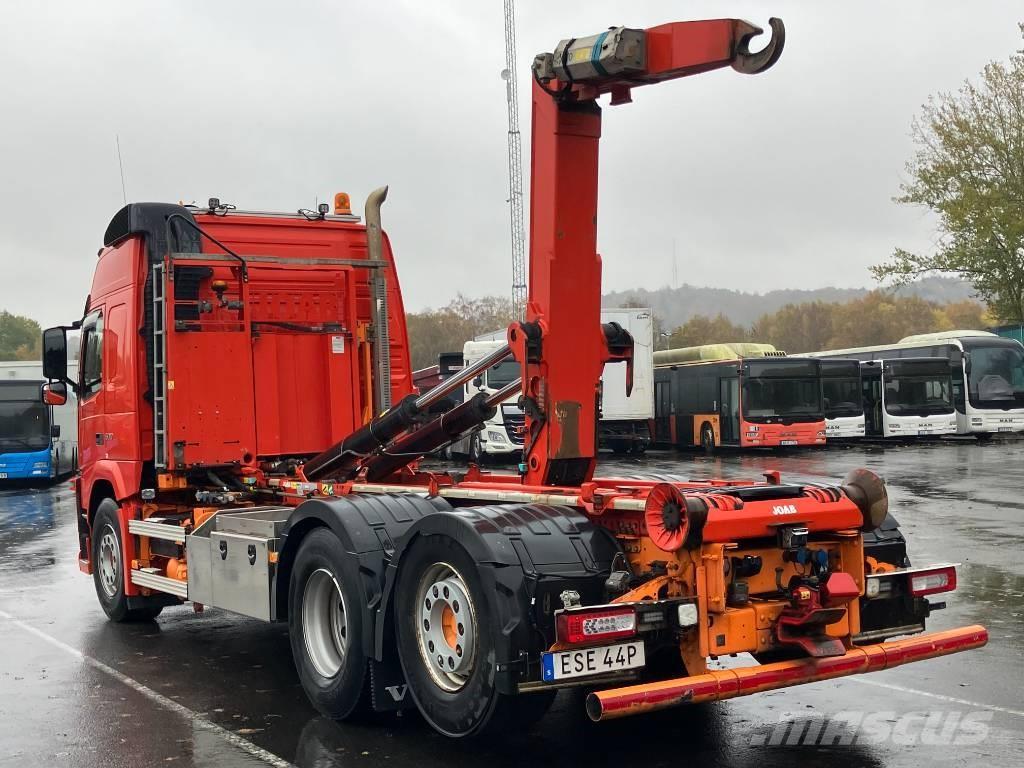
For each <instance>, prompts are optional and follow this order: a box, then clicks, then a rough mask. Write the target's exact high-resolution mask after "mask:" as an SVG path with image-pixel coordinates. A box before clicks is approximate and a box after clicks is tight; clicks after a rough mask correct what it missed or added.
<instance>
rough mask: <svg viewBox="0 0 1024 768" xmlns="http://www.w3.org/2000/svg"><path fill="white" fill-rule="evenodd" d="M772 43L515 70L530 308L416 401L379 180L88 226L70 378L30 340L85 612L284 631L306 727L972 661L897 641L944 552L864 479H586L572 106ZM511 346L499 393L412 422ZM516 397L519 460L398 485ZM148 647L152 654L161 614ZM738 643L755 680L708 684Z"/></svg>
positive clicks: (676, 695)
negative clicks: (59, 431) (77, 447)
mask: <svg viewBox="0 0 1024 768" xmlns="http://www.w3.org/2000/svg"><path fill="white" fill-rule="evenodd" d="M771 27H772V35H771V37H770V40H769V42H768V43H767V45H766V46H765V47H764V48H763V49H762V50H760V51H757V52H751V51H750V50H749V45H748V44H749V41H750V40H751V38H753V37H754V36H755V35H757V34H758V33H759V32H760V31H761V30H759V29H758V28H757V27H754V26H753V25H751V24H748V23H746V22H743V21H738V20H734V19H719V20H712V21H698V22H687V23H675V24H666V25H663V26H659V27H652V28H650V29H629V28H622V27H619V28H613V29H609V30H605V31H604V32H601V33H599V34H597V35H594V36H591V37H574V38H569V39H566V40H563V41H562V42H560V43H559V44H558V46H557V47H556V48H555V49H554V51H552V52H549V53H544V54H541V55H540V56H538V57H537V58H536V59H535V61H534V64H533V74H534V81H533V97H532V101H533V131H532V135H533V137H534V139H533V142H532V147H531V152H532V155H533V156H532V163H531V168H532V180H531V184H532V193H531V195H530V204H531V231H530V279H529V285H530V296H529V301H528V305H527V312H526V317H525V318H524V319H523V320H522V321H520V322H516V323H513V324H512V325H510V327H509V329H508V332H507V344H505V345H503V346H502V347H500V348H499V349H497V350H495V352H493V353H492V354H490V355H488V356H487V357H485V358H483V359H481V360H479V361H478V362H477V363H476V364H474V365H470V366H467V367H465V368H464V369H463V370H462V371H460V372H459V373H458V374H457V375H454V376H452V377H451V378H449V379H448V380H447V381H445V382H442V383H441V384H439V385H438V386H437V387H435V388H433V389H431V390H428V391H427V392H424V393H422V394H413V386H412V381H411V370H410V366H409V345H408V338H407V334H406V326H405V320H404V313H403V308H402V298H401V291H400V289H399V282H398V272H397V270H396V260H395V257H394V254H393V252H392V248H391V244H390V242H389V240H388V238H387V236H386V235H385V233H384V232H383V230H382V228H381V217H380V212H381V204H382V202H383V201H384V197H385V190H384V189H381V190H378V191H377V192H374V193H373V194H371V195H370V196H369V198H368V201H367V204H366V213H365V218H364V219H363V220H362V221H360V220H359V219H357V218H356V217H354V216H352V215H351V213H350V211H349V207H348V205H347V199H346V198H345V196H344V195H339V196H338V198H337V199H336V200H335V205H334V207H333V210H332V208H331V206H329V205H323V206H320V207H319V208H318V210H316V211H303V212H301V213H300V214H298V215H296V214H271V213H260V212H250V213H246V212H242V211H239V210H236V209H234V208H233V207H231V206H229V205H227V204H225V203H223V202H221V201H219V200H216V199H212V200H210V202H209V204H208V205H207V206H206V207H200V208H195V207H182V206H178V205H168V204H161V203H136V204H130V205H127V206H125V207H124V208H123V209H122V210H120V211H119V212H118V213H117V214H115V215H114V217H113V219H112V220H111V222H110V224H109V226H108V228H107V230H106V233H105V236H104V239H103V247H102V249H101V250H100V254H99V259H98V261H97V262H96V269H95V276H94V278H93V283H92V288H91V290H90V294H89V300H88V303H87V306H86V310H85V316H84V317H83V318H82V319H81V320H80V321H77V322H75V323H73V324H72V326H71V327H75V328H77V330H78V331H79V332H80V335H81V349H82V352H81V359H82V361H83V371H82V373H80V375H79V376H78V380H77V381H72V380H71V379H70V377H69V376H68V375H67V371H66V368H65V364H66V360H67V349H66V346H67V341H66V331H67V328H62V327H57V328H51V329H48V330H47V331H45V332H44V363H45V366H46V374H47V376H48V377H49V378H50V379H51V383H49V384H48V385H47V386H46V387H45V388H44V395H43V397H44V398H45V400H46V402H48V403H50V404H53V405H56V404H58V403H59V402H60V401H61V400H62V399H64V397H66V395H67V390H68V389H75V390H77V391H78V396H79V399H80V406H79V424H80V428H81V429H80V432H81V434H82V435H83V436H84V437H87V439H83V440H82V441H81V451H80V456H81V469H80V472H79V474H78V476H77V478H76V483H75V489H76V499H77V505H78V510H77V513H78V514H77V517H78V540H79V563H80V567H81V569H82V570H83V571H84V572H85V573H89V574H91V575H92V577H93V580H94V583H95V588H96V594H97V596H98V598H99V602H100V605H101V606H102V608H103V610H104V611H105V612H106V613H107V615H108V616H109V617H110V618H111V619H112V620H114V621H131V620H152V619H153V618H154V617H156V616H157V615H158V614H159V613H160V611H161V609H162V608H164V607H165V606H168V605H175V604H179V603H182V602H184V601H190V602H192V603H193V604H195V605H196V606H199V605H204V606H212V607H216V608H220V609H224V610H228V611H234V612H236V613H239V614H243V615H245V616H252V617H255V618H258V619H262V620H264V621H271V622H281V623H284V624H286V625H287V627H288V633H289V637H290V642H291V648H292V652H293V655H294V661H295V668H296V671H297V674H298V677H299V680H300V681H301V684H302V687H303V688H304V690H305V692H306V694H307V695H308V696H309V699H310V701H311V702H312V704H313V706H315V707H316V709H317V710H319V711H320V712H321V713H323V714H324V715H326V716H328V717H332V718H336V719H343V718H346V717H349V716H352V715H353V714H356V713H358V712H361V711H365V710H368V709H376V710H393V709H400V708H407V707H415V708H417V709H418V710H419V711H420V712H421V713H422V714H423V717H424V718H425V719H426V721H427V722H429V723H430V725H431V726H432V727H434V728H435V729H437V730H438V731H439V732H441V733H443V734H446V735H448V736H452V737H462V736H470V735H473V734H480V733H483V732H485V731H488V730H489V729H490V728H492V727H499V726H500V728H501V729H503V730H506V731H507V730H509V729H514V728H516V727H526V726H527V725H528V724H530V723H531V722H533V721H536V720H539V719H541V718H543V716H544V713H545V711H546V709H547V707H548V706H549V705H550V704H551V702H552V699H553V698H554V696H555V693H556V691H558V690H559V689H562V688H567V687H575V686H579V687H582V688H584V689H585V690H586V691H587V692H588V693H587V696H586V707H585V708H586V712H587V714H588V715H589V716H590V717H591V718H593V719H594V720H605V719H609V718H616V717H623V716H626V715H633V714H638V713H642V712H647V711H650V710H655V709H661V708H665V707H673V706H678V705H681V704H684V703H687V702H689V703H697V702H704V701H711V700H721V699H728V698H732V697H735V696H741V695H747V694H752V693H756V692H758V691H767V690H771V689H776V688H782V687H787V686H793V685H798V684H800V683H805V682H811V681H815V680H822V679H826V678H835V677H840V676H843V675H851V674H856V673H864V672H871V671H874V670H880V669H885V668H889V667H895V666H898V665H901V664H907V663H911V662H919V661H923V660H925V659H928V658H931V657H935V656H941V655H944V654H950V653H956V652H960V651H966V650H968V649H972V648H978V647H980V646H982V645H984V644H985V643H986V641H987V633H986V630H985V629H984V628H983V627H980V626H967V627H959V628H955V629H947V630H944V631H939V632H932V633H924V630H925V622H926V619H927V618H928V614H929V612H930V611H931V610H932V609H934V608H935V607H938V606H937V604H935V603H930V601H929V599H928V598H929V596H930V595H932V594H938V593H944V592H948V591H950V590H952V589H953V588H954V587H955V586H956V567H955V566H954V565H950V564H941V565H936V566H928V567H921V566H920V565H917V566H913V567H912V566H911V564H910V563H909V562H908V560H907V553H906V543H905V542H904V541H903V539H902V537H901V536H900V534H899V531H898V530H897V529H895V527H894V525H895V524H894V522H893V521H892V519H891V517H889V516H888V515H887V506H888V504H887V496H886V491H885V485H884V484H883V483H882V481H881V480H880V479H879V478H878V477H877V476H876V475H874V474H872V473H871V472H868V471H866V470H853V471H851V472H850V473H849V474H848V475H847V477H846V478H845V479H844V480H843V481H841V482H837V483H835V484H812V483H802V482H801V483H795V482H786V481H784V480H783V479H782V478H781V477H780V476H779V474H778V473H774V472H770V473H768V475H767V477H766V480H765V481H760V482H744V481H737V480H717V479H703V478H702V479H696V480H692V481H687V482H683V481H678V482H676V481H655V480H637V479H625V478H614V477H601V476H596V475H595V467H596V461H595V459H596V455H597V419H596V414H597V409H598V408H597V406H598V402H597V401H598V380H599V378H600V376H601V371H602V369H603V366H604V365H605V364H606V363H608V362H612V361H617V364H619V365H622V366H624V367H625V369H626V376H625V379H626V387H627V388H628V387H629V385H630V379H631V375H630V369H631V365H632V363H631V360H632V355H633V342H632V339H631V337H630V336H629V334H628V333H626V332H625V331H624V330H623V329H621V328H620V327H616V326H614V325H612V324H606V325H602V324H601V323H600V308H601V303H600V302H601V279H600V277H601V267H600V259H599V257H598V255H597V251H596V235H597V232H596V221H597V218H596V212H597V180H598V174H597V167H598V164H597V161H598V145H599V138H600V135H601V120H602V109H601V107H600V106H599V105H598V99H599V98H600V97H602V96H604V95H610V97H611V103H612V104H613V105H621V104H626V103H628V102H629V101H630V95H631V93H632V92H633V90H635V89H638V88H643V87H644V86H648V85H653V84H658V83H663V82H665V81H667V80H671V79H675V78H680V77H684V76H687V75H696V74H700V73H704V72H707V71H709V70H713V69H717V68H722V67H731V68H732V69H733V70H736V71H738V72H740V73H745V74H754V73H758V72H761V71H763V70H765V69H768V68H769V67H770V66H772V65H773V64H774V63H775V61H776V59H777V58H778V56H779V55H780V54H781V51H782V41H783V33H784V30H783V26H782V23H781V22H780V21H779V20H777V19H773V20H772V21H771ZM694 119H698V118H694ZM752 136H753V138H752V140H756V134H752ZM665 151H666V152H677V151H679V150H678V147H676V146H674V145H673V146H670V147H666V148H665ZM509 358H511V359H512V360H514V361H515V362H516V363H517V364H518V366H519V376H518V377H517V379H516V380H515V381H514V382H511V383H510V384H509V385H508V386H507V387H504V388H502V389H501V390H499V391H498V392H496V393H494V394H493V395H488V394H486V393H477V394H474V395H472V396H471V397H469V398H468V399H467V400H466V401H465V402H463V403H461V404H459V405H456V406H454V407H453V408H452V409H451V410H449V411H447V412H446V413H443V414H440V415H438V414H435V413H432V412H431V407H432V406H433V405H434V404H436V403H438V402H440V401H441V400H442V399H443V398H444V397H446V396H447V395H448V394H449V393H450V392H451V391H452V389H453V388H455V387H459V386H462V385H463V384H464V383H465V382H466V381H471V380H472V379H473V378H474V377H475V376H477V375H479V374H480V372H481V371H485V370H487V369H488V368H490V367H491V366H492V365H494V364H496V363H498V362H501V361H503V360H506V359H509ZM515 392H518V393H519V402H520V404H521V406H522V408H523V411H524V414H525V424H526V433H525V441H524V451H523V459H522V463H521V465H520V466H519V467H518V471H513V472H509V473H497V472H484V471H481V470H480V469H479V468H477V467H471V468H470V469H469V470H468V471H464V472H457V473H456V472H439V471H425V470H423V469H421V468H420V466H419V464H418V462H417V457H420V456H423V455H425V454H428V453H430V452H431V451H434V450H437V449H438V448H439V447H441V446H443V445H445V444H446V443H447V442H449V441H451V440H452V439H454V438H455V437H457V436H459V435H462V434H464V433H465V432H466V431H467V430H469V429H470V428H472V426H473V425H476V424H480V423H482V422H483V421H486V420H487V419H488V418H489V417H490V416H491V415H493V413H494V410H495V408H496V407H497V405H498V404H499V403H502V402H504V401H505V400H507V399H508V398H509V396H510V395H512V394H513V393H515ZM209 631H211V632H216V631H217V630H216V629H215V628H213V627H211V628H210V630H209ZM898 636H899V637H901V638H902V639H896V638H897V637H898ZM160 638H161V639H160V642H161V643H162V644H163V648H164V651H167V649H169V648H172V647H173V645H174V641H173V624H171V625H169V626H168V628H167V631H166V632H163V633H161V635H160ZM734 653H735V654H739V653H747V654H751V655H752V657H753V658H754V659H755V660H756V661H758V662H759V665H755V666H750V667H745V668H742V669H727V670H723V669H712V668H711V667H709V664H708V660H709V659H711V658H715V657H718V656H723V655H726V654H734Z"/></svg>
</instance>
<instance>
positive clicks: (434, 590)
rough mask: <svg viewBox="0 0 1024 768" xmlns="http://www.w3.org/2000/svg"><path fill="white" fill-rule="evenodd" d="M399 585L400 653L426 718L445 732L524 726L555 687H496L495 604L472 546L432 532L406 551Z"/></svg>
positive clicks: (472, 732)
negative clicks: (511, 691)
mask: <svg viewBox="0 0 1024 768" xmlns="http://www.w3.org/2000/svg"><path fill="white" fill-rule="evenodd" d="M402 560H403V562H402V565H401V571H400V573H399V576H398V583H397V584H396V588H395V631H396V635H397V640H398V654H399V657H400V659H401V662H402V669H403V671H404V672H405V679H406V681H407V682H408V684H409V691H410V692H411V693H412V697H413V699H414V700H415V702H416V706H417V707H418V708H419V710H420V712H421V714H422V715H423V717H424V718H425V719H426V720H427V722H428V723H430V725H431V726H432V727H433V728H434V729H435V730H437V731H440V732H441V733H443V734H445V735H446V736H453V737H457V738H458V737H464V736H474V735H478V734H480V733H483V732H484V731H485V730H486V729H487V726H488V724H489V723H493V724H494V725H495V727H503V728H507V727H508V726H509V725H514V726H517V727H519V728H524V727H525V726H527V725H528V724H529V723H531V722H533V721H536V720H537V719H539V718H540V717H542V716H543V714H544V712H545V711H547V708H548V707H549V706H550V705H551V702H552V701H553V700H554V692H553V691H552V692H549V693H537V694H525V695H520V696H508V695H505V694H502V693H499V692H498V691H497V690H496V689H495V687H494V676H495V672H496V669H495V666H496V659H495V650H494V641H493V638H492V634H491V633H492V632H493V631H495V622H497V621H498V618H497V617H496V616H494V611H493V606H492V605H491V602H490V600H489V599H488V595H487V594H486V592H485V590H484V586H483V582H482V581H481V579H480V574H479V571H478V570H477V567H476V564H475V563H474V562H473V559H472V558H471V557H470V556H469V554H468V553H467V552H466V550H465V549H463V548H462V547H461V546H460V545H459V544H457V543H456V542H455V541H454V540H453V539H450V538H449V537H447V536H438V535H434V536H426V537H424V538H423V539H421V540H420V541H418V542H417V543H416V544H415V545H414V546H413V547H412V549H411V550H410V551H409V552H408V553H407V554H406V555H405V556H404V557H403V558H402Z"/></svg>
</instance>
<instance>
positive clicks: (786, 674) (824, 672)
mask: <svg viewBox="0 0 1024 768" xmlns="http://www.w3.org/2000/svg"><path fill="white" fill-rule="evenodd" d="M987 642H988V630H986V629H985V628H984V627H982V626H978V625H974V626H970V627H960V628H958V629H948V630H945V631H944V632H933V633H931V634H926V635H918V636H916V637H911V638H908V639H906V640H893V641H891V642H886V643H877V644H874V645H863V646H859V647H855V648H851V649H850V650H849V651H848V652H847V653H846V654H845V655H843V656H832V657H828V658H821V659H798V660H795V661H780V662H776V663H774V664H764V665H762V666H758V667H742V668H739V669H721V670H715V671H713V672H708V673H706V674H703V675H694V676H693V677H681V678H678V679H676V680H662V681H660V682H657V683H643V684H641V685H631V686H628V687H626V688H611V689H609V690H607V691H597V692H595V693H592V694H590V695H589V696H588V697H587V714H588V715H589V716H590V718H591V719H592V720H595V721H596V720H611V719H613V718H616V717H626V716H628V715H638V714H641V713H643V712H651V711H653V710H655V709H666V708H668V707H674V706H678V705H680V704H696V703H698V702H702V701H719V700H722V699H732V698H735V697H737V696H746V695H747V694H750V693H760V692H761V691H770V690H773V689H775V688H787V687H789V686H791V685H800V684H801V683H813V682H815V681H817V680H828V679H830V678H834V677H844V676H846V675H857V674H861V673H864V672H877V671H878V670H880V669H888V668H890V667H898V666H900V665H901V664H910V663H912V662H915V661H923V660H924V659H931V658H934V657H936V656H946V655H948V654H951V653H959V652H960V651H969V650H971V649H973V648H980V647H982V646H983V645H985V643H987Z"/></svg>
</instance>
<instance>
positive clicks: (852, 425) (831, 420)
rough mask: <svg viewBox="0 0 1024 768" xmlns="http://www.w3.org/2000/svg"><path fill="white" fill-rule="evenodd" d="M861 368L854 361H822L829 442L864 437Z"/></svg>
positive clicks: (823, 402) (823, 392)
mask: <svg viewBox="0 0 1024 768" xmlns="http://www.w3.org/2000/svg"><path fill="white" fill-rule="evenodd" d="M860 365H861V364H860V361H859V360H854V359H846V360H838V359H837V360H822V361H821V400H822V405H823V407H824V411H825V437H826V438H827V439H829V440H847V439H850V438H861V437H864V428H865V426H864V394H863V389H862V386H861V378H860Z"/></svg>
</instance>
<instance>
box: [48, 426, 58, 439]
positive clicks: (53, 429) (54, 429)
mask: <svg viewBox="0 0 1024 768" xmlns="http://www.w3.org/2000/svg"><path fill="white" fill-rule="evenodd" d="M50 437H54V438H56V437H60V424H51V425H50Z"/></svg>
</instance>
